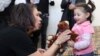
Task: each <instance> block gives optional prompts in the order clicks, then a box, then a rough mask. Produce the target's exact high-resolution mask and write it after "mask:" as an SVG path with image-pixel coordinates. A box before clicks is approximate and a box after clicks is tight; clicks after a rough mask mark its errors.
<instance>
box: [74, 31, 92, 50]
mask: <svg viewBox="0 0 100 56" xmlns="http://www.w3.org/2000/svg"><path fill="white" fill-rule="evenodd" d="M91 39H92V34H88V33H87V34H86V33H85V34H83V35H82V41H79V42H76V43H75V44H74V48H75V49H77V50H81V49H85V48H87V47H88V46H89V45H90V43H91Z"/></svg>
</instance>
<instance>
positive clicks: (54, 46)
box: [29, 30, 71, 56]
mask: <svg viewBox="0 0 100 56" xmlns="http://www.w3.org/2000/svg"><path fill="white" fill-rule="evenodd" d="M69 33H71V32H70V31H69V30H66V31H64V32H63V33H61V34H60V35H59V36H58V38H57V40H56V41H55V42H54V43H53V44H52V46H51V47H50V48H49V49H48V50H47V51H45V52H44V53H40V52H39V51H37V52H35V53H33V54H30V55H29V56H54V54H55V53H56V51H57V49H58V48H59V47H60V45H61V44H63V43H64V42H66V41H67V40H69V39H70V36H69V35H67V34H69Z"/></svg>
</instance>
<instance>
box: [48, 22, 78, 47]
mask: <svg viewBox="0 0 100 56" xmlns="http://www.w3.org/2000/svg"><path fill="white" fill-rule="evenodd" d="M67 29H68V30H69V29H70V28H69V22H68V21H61V22H59V24H58V30H59V32H58V34H56V35H49V36H48V38H47V45H48V48H49V47H50V46H51V45H52V44H53V43H54V42H55V40H56V39H57V37H58V35H59V34H61V33H62V32H63V31H65V30H67ZM68 35H71V37H70V40H73V41H76V37H77V36H78V34H76V33H74V32H73V31H72V32H71V33H70V34H68Z"/></svg>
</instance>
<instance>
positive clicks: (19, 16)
mask: <svg viewBox="0 0 100 56" xmlns="http://www.w3.org/2000/svg"><path fill="white" fill-rule="evenodd" d="M34 8H36V7H35V6H34V5H33V4H24V3H21V4H18V5H15V6H14V7H13V10H12V12H11V15H10V16H11V19H10V20H9V23H10V24H9V25H12V26H17V27H19V26H20V27H24V28H25V30H28V28H29V26H34V16H33V10H34Z"/></svg>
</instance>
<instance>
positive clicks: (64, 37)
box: [55, 30, 71, 44]
mask: <svg viewBox="0 0 100 56" xmlns="http://www.w3.org/2000/svg"><path fill="white" fill-rule="evenodd" d="M69 33H71V31H70V30H66V31H64V32H62V33H61V34H60V35H59V36H58V38H57V40H56V41H55V42H57V43H59V44H63V43H65V42H66V41H67V40H69V39H70V35H68V34H69Z"/></svg>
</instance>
